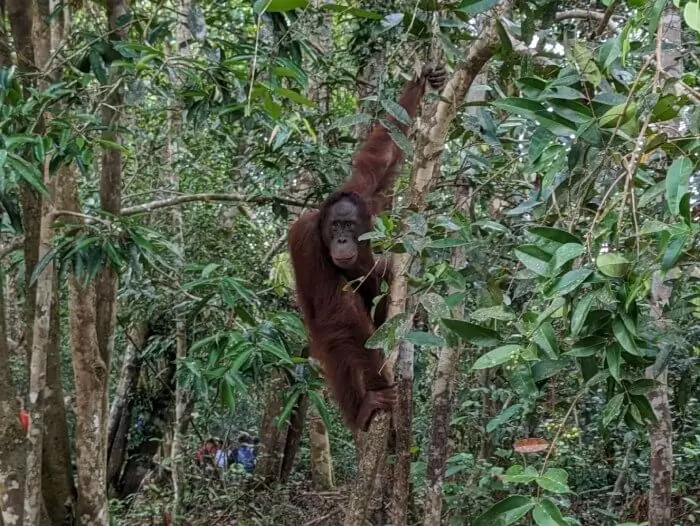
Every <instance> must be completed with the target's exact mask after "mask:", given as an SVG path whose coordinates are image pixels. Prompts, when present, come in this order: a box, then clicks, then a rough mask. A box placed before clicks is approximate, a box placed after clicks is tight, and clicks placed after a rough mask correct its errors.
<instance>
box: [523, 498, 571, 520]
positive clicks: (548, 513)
mask: <svg viewBox="0 0 700 526" xmlns="http://www.w3.org/2000/svg"><path fill="white" fill-rule="evenodd" d="M532 518H533V519H534V520H535V523H537V526H570V525H569V523H568V522H566V520H564V516H563V515H562V514H561V511H559V508H557V506H556V504H554V503H553V502H552V501H551V500H549V499H542V500H541V501H540V502H539V504H537V505H536V506H535V507H534V508H533V510H532Z"/></svg>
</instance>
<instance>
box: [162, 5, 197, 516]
mask: <svg viewBox="0 0 700 526" xmlns="http://www.w3.org/2000/svg"><path fill="white" fill-rule="evenodd" d="M175 6H176V8H177V11H178V13H180V14H179V16H178V29H177V31H176V35H177V38H176V39H175V50H176V52H178V53H182V54H183V55H185V56H188V55H189V48H188V46H187V42H188V40H189V39H190V38H191V37H192V35H191V33H190V31H189V30H188V28H187V19H186V17H187V14H188V12H189V10H190V1H189V0H179V1H178V2H175ZM170 81H171V83H172V84H173V86H174V87H175V88H179V87H180V86H181V84H182V81H181V79H180V78H178V76H177V75H176V74H175V73H174V70H171V74H170ZM172 105H173V110H172V111H171V112H170V114H169V119H170V133H169V134H168V135H169V137H167V138H166V140H165V149H164V153H163V157H164V159H163V161H164V165H165V166H167V167H168V171H167V179H168V180H167V181H166V187H167V188H168V189H169V190H171V191H174V192H177V193H179V192H180V174H179V172H178V170H177V166H176V163H177V161H178V144H177V143H176V142H174V139H172V138H174V137H178V136H179V135H180V130H181V128H182V108H180V107H179V106H178V105H177V103H176V102H175V101H172ZM171 230H172V231H173V234H174V240H175V244H176V245H177V247H178V250H179V252H180V254H181V256H182V260H181V263H184V256H185V254H184V251H185V239H184V226H183V220H182V209H181V208H180V207H175V208H173V210H172V225H171ZM175 273H176V275H175V276H174V278H175V282H176V285H177V286H178V288H179V284H180V282H181V280H182V271H181V268H177V269H176V271H175ZM182 299H183V298H181V297H176V298H175V301H176V302H177V303H179V302H180V301H181V300H182ZM175 316H176V318H175V349H176V357H175V360H176V363H177V365H178V367H181V366H182V364H183V363H184V362H185V360H186V359H187V326H186V323H185V313H184V312H182V310H180V311H178V312H176V314H175ZM190 399H191V393H190V392H189V391H188V390H187V388H186V387H185V382H184V377H183V375H182V374H179V373H178V374H176V376H175V426H174V432H173V442H172V447H171V450H170V458H171V460H172V465H173V470H172V482H173V490H174V493H175V499H174V502H173V514H172V516H173V521H174V522H175V524H179V523H180V522H181V521H180V514H181V511H182V499H183V496H184V490H185V488H184V476H183V473H182V471H183V457H184V447H183V443H184V434H185V432H186V428H187V425H188V422H189V414H188V411H187V407H188V404H189V401H190Z"/></svg>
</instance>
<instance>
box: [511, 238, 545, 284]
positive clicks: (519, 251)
mask: <svg viewBox="0 0 700 526" xmlns="http://www.w3.org/2000/svg"><path fill="white" fill-rule="evenodd" d="M515 257H517V258H518V260H519V261H520V262H521V263H522V264H523V265H525V267H526V268H527V269H529V270H531V271H532V272H534V273H535V274H537V275H539V276H544V277H548V276H549V261H550V258H551V257H550V255H549V254H547V253H546V252H544V251H543V250H542V249H540V248H539V247H538V246H537V245H520V246H519V247H518V248H516V249H515Z"/></svg>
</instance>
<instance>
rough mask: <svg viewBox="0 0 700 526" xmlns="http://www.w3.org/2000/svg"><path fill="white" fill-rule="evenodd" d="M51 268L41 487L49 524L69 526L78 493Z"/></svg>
mask: <svg viewBox="0 0 700 526" xmlns="http://www.w3.org/2000/svg"><path fill="white" fill-rule="evenodd" d="M51 268H52V272H53V273H54V277H53V291H52V306H51V322H50V323H51V325H50V329H49V347H48V354H47V355H46V392H45V395H44V407H45V412H44V447H43V457H42V465H43V468H42V482H41V484H42V494H43V497H44V504H45V505H46V512H47V514H48V518H49V522H50V523H51V524H52V525H54V526H62V525H63V524H65V523H66V522H67V519H66V518H67V517H71V516H72V515H73V507H74V504H75V499H76V496H77V493H76V489H75V485H74V484H73V470H72V467H71V449H70V444H69V442H68V423H67V421H66V406H65V402H64V399H63V385H62V380H61V376H62V372H61V369H62V367H61V345H60V344H61V334H60V324H61V317H60V312H59V308H60V296H59V290H58V289H59V284H58V275H57V274H58V272H57V270H56V268H55V267H54V266H52V267H51ZM68 522H71V521H68Z"/></svg>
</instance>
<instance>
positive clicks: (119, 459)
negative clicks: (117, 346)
mask: <svg viewBox="0 0 700 526" xmlns="http://www.w3.org/2000/svg"><path fill="white" fill-rule="evenodd" d="M147 337H148V323H147V322H145V321H139V322H137V323H136V324H135V325H134V327H132V328H131V330H129V332H128V335H127V345H126V351H125V352H124V359H123V362H122V369H121V375H120V376H119V384H118V385H117V390H116V393H115V395H114V400H113V401H112V407H111V408H110V411H109V425H108V427H107V483H108V484H109V492H110V494H111V495H116V493H117V488H118V487H119V480H120V477H121V471H122V466H123V465H124V461H125V460H126V448H127V445H128V436H129V425H130V424H131V412H132V406H133V402H132V401H131V397H132V396H133V395H134V391H135V390H136V385H137V382H138V379H139V373H140V371H141V353H142V350H143V346H144V345H145V343H146V339H147Z"/></svg>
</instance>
